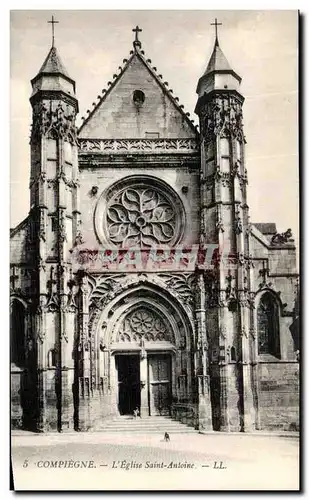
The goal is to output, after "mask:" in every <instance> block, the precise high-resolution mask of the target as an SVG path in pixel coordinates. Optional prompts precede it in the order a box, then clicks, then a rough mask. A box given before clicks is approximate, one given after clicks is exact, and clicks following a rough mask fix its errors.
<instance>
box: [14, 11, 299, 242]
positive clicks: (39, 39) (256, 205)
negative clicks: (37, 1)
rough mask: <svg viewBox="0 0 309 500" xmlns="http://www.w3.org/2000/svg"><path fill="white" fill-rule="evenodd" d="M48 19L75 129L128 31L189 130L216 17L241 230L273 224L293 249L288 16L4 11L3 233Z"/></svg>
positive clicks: (19, 204)
mask: <svg viewBox="0 0 309 500" xmlns="http://www.w3.org/2000/svg"><path fill="white" fill-rule="evenodd" d="M52 15H54V16H55V19H56V20H58V21H59V24H57V25H56V26H55V45H56V47H57V49H58V51H59V53H60V56H61V59H62V61H63V62H64V65H65V67H66V69H67V71H68V72H69V74H70V76H71V77H72V78H73V79H74V80H75V81H76V86H77V97H78V100H79V108H80V114H79V118H78V124H80V123H81V119H80V118H81V116H83V115H86V110H87V109H92V103H93V102H96V101H97V96H98V95H99V94H101V90H102V89H103V88H106V86H107V82H108V81H109V80H112V76H113V74H114V73H117V69H118V67H119V66H121V65H122V60H123V59H124V58H128V56H129V52H130V50H131V49H132V41H133V37H134V34H133V33H132V28H133V27H135V26H136V25H139V26H140V27H141V28H142V30H143V31H142V33H141V34H140V39H141V41H142V48H143V49H144V50H145V53H146V56H147V58H150V59H151V60H152V65H153V66H156V67H157V70H158V73H160V74H162V75H163V78H164V81H167V82H169V88H172V89H173V90H174V96H178V97H179V100H180V101H179V102H180V103H182V104H183V105H184V107H185V111H188V112H190V114H191V116H190V118H194V120H195V123H198V118H197V116H196V115H195V114H194V108H195V104H196V100H197V95H196V85H197V82H198V79H199V77H200V76H201V75H202V73H203V72H204V70H205V68H206V66H207V63H208V60H209V58H210V55H211V52H212V49H213V44H214V27H213V26H211V25H210V23H212V22H214V19H215V18H216V17H217V18H218V21H219V22H221V23H222V26H219V28H218V30H219V42H220V46H221V48H222V50H223V52H224V54H225V56H226V57H227V60H228V61H229V63H230V65H231V66H232V68H233V69H234V70H235V71H236V72H237V73H238V74H239V75H240V76H241V77H242V86H241V89H242V93H243V95H244V96H245V103H244V107H243V112H244V127H245V135H246V140H247V145H246V167H247V170H248V178H249V185H248V203H249V207H250V217H251V221H252V222H276V223H277V229H278V231H279V232H283V231H285V230H286V229H287V228H292V231H293V235H294V237H295V240H296V243H298V239H299V227H298V226H299V222H298V216H299V213H298V212H299V210H298V209H299V206H298V205H299V195H298V191H299V184H298V176H299V172H298V93H297V90H298V79H297V76H298V47H297V37H298V24H297V23H298V18H297V11H292V10H290V11H289V10H284V11H283V10H282V11H280V10H276V11H275V10H274V11H265V10H264V11H252V10H251V11H227V10H225V11H224V10H223V11H222V10H220V11H211V10H194V11H193V10H192V11H187V10H186V11H175V10H174V11H167V10H165V11H164V10H156V11H141V10H139V11H138V10H135V11H134V10H132V11H125V10H118V11H107V10H101V11H98V10H97V11H94V10H88V11H87V10H84V11H81V10H75V11H74V10H71V11H68V10H67V11H66V10H55V11H48V10H42V11H40V10H32V11H21V10H19V11H11V52H10V78H11V80H10V94H11V96H10V113H11V123H10V137H11V147H10V179H11V202H10V213H11V227H14V226H15V225H17V224H18V223H19V222H21V221H22V220H23V219H24V218H25V217H26V216H27V214H28V210H29V189H28V185H29V177H30V155H29V153H30V147H29V134H30V124H31V106H30V103H29V97H30V95H31V84H30V80H31V79H32V78H33V77H34V76H35V75H36V74H37V73H38V71H39V69H40V67H41V65H42V63H43V61H44V59H45V57H46V55H47V53H48V51H49V49H50V46H51V25H50V24H47V21H48V20H50V19H51V16H52Z"/></svg>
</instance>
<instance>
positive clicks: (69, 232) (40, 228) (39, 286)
mask: <svg viewBox="0 0 309 500" xmlns="http://www.w3.org/2000/svg"><path fill="white" fill-rule="evenodd" d="M31 84H32V89H33V92H32V95H31V98H30V102H31V106H32V110H33V115H32V116H33V120H32V131H31V177H30V205H31V207H30V214H29V224H30V228H31V229H30V235H31V234H32V235H33V241H32V242H31V241H30V246H31V260H32V267H33V270H34V272H33V288H34V289H36V295H35V297H34V300H33V308H34V326H33V331H34V335H33V340H34V346H35V347H34V351H35V358H36V373H35V374H34V378H33V379H32V383H33V384H34V383H35V386H36V391H37V408H36V414H37V416H36V417H37V418H36V421H37V428H38V430H40V431H45V430H48V429H47V427H46V421H47V420H48V421H49V422H53V423H54V424H53V425H52V426H51V425H50V424H49V428H50V427H53V426H54V427H56V428H57V429H58V430H59V431H61V430H63V429H66V428H68V427H71V426H72V423H73V421H72V415H73V392H72V385H73V381H74V380H73V379H74V360H73V355H72V352H73V345H74V338H73V336H74V331H75V328H74V322H75V313H76V304H75V300H74V284H73V279H72V269H71V262H70V252H69V250H70V249H71V248H72V246H73V242H74V241H75V239H76V237H77V233H78V230H79V224H80V213H79V209H78V208H79V207H78V204H79V203H78V189H79V183H78V158H77V145H76V128H75V117H76V113H77V112H78V102H77V99H76V97H75V82H74V80H72V79H71V78H70V76H69V75H68V73H67V71H66V69H65V67H64V65H63V64H62V62H61V59H60V57H59V54H58V52H57V49H56V47H55V46H54V44H53V46H52V47H51V49H50V51H49V53H48V55H47V57H46V59H45V61H44V63H43V66H42V67H41V69H40V71H39V72H38V74H37V75H36V76H35V78H33V80H32V81H31ZM47 412H49V413H53V415H48V419H47Z"/></svg>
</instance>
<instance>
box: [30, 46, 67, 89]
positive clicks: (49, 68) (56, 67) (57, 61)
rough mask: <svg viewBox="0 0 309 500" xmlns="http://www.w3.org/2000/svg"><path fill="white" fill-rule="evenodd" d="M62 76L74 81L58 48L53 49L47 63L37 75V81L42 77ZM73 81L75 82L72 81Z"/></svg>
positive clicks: (44, 63)
mask: <svg viewBox="0 0 309 500" xmlns="http://www.w3.org/2000/svg"><path fill="white" fill-rule="evenodd" d="M53 73H54V74H61V75H63V76H65V77H66V78H68V79H69V80H72V78H71V77H70V76H69V73H68V72H67V70H66V68H65V66H64V64H63V62H62V61H61V58H60V55H59V54H58V51H57V49H56V47H51V49H50V51H49V52H48V54H47V56H46V59H45V61H44V62H43V64H42V67H41V69H40V71H39V72H38V74H37V75H36V77H35V79H37V78H38V76H40V75H42V74H43V75H44V74H45V75H46V74H48V75H50V74H53ZM72 81H73V80H72Z"/></svg>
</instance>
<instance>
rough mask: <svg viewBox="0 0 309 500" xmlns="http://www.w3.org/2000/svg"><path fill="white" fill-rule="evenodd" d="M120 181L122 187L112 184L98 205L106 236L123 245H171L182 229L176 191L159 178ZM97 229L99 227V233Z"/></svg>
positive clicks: (125, 246)
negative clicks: (101, 211) (116, 189)
mask: <svg viewBox="0 0 309 500" xmlns="http://www.w3.org/2000/svg"><path fill="white" fill-rule="evenodd" d="M119 184H120V186H121V187H122V189H120V190H118V191H116V192H115V187H113V188H112V189H113V191H112V189H111V190H110V194H107V195H106V198H105V199H103V198H102V199H101V202H100V205H99V207H97V223H99V224H103V226H101V227H103V228H104V229H103V233H105V238H106V239H107V240H109V241H111V242H112V243H114V244H115V245H117V246H119V247H122V248H128V247H152V246H159V245H174V244H175V243H176V242H177V241H178V240H179V237H180V236H181V231H182V229H183V208H182V204H181V201H180V199H179V198H178V196H177V194H176V193H174V192H173V191H172V190H171V188H170V187H168V186H166V185H165V183H164V185H163V182H162V181H160V179H158V180H154V179H149V183H147V184H146V183H145V182H144V181H143V180H142V179H141V180H136V181H135V182H131V184H130V185H127V186H126V187H123V185H124V182H121V183H119ZM152 184H154V185H152ZM104 205H105V206H104ZM100 207H102V208H101V210H103V213H104V214H105V215H104V217H103V220H102V219H100ZM101 220H102V222H100V221H101ZM100 233H101V229H100V227H98V231H97V234H98V236H100Z"/></svg>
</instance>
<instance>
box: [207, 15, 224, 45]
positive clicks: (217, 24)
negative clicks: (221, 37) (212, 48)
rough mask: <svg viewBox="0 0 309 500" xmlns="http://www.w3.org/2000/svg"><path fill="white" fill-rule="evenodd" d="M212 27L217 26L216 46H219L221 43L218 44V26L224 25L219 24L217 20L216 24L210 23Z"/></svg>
mask: <svg viewBox="0 0 309 500" xmlns="http://www.w3.org/2000/svg"><path fill="white" fill-rule="evenodd" d="M210 26H215V30H216V40H215V45H219V42H218V26H222V23H218V21H217V18H215V22H214V23H210Z"/></svg>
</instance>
